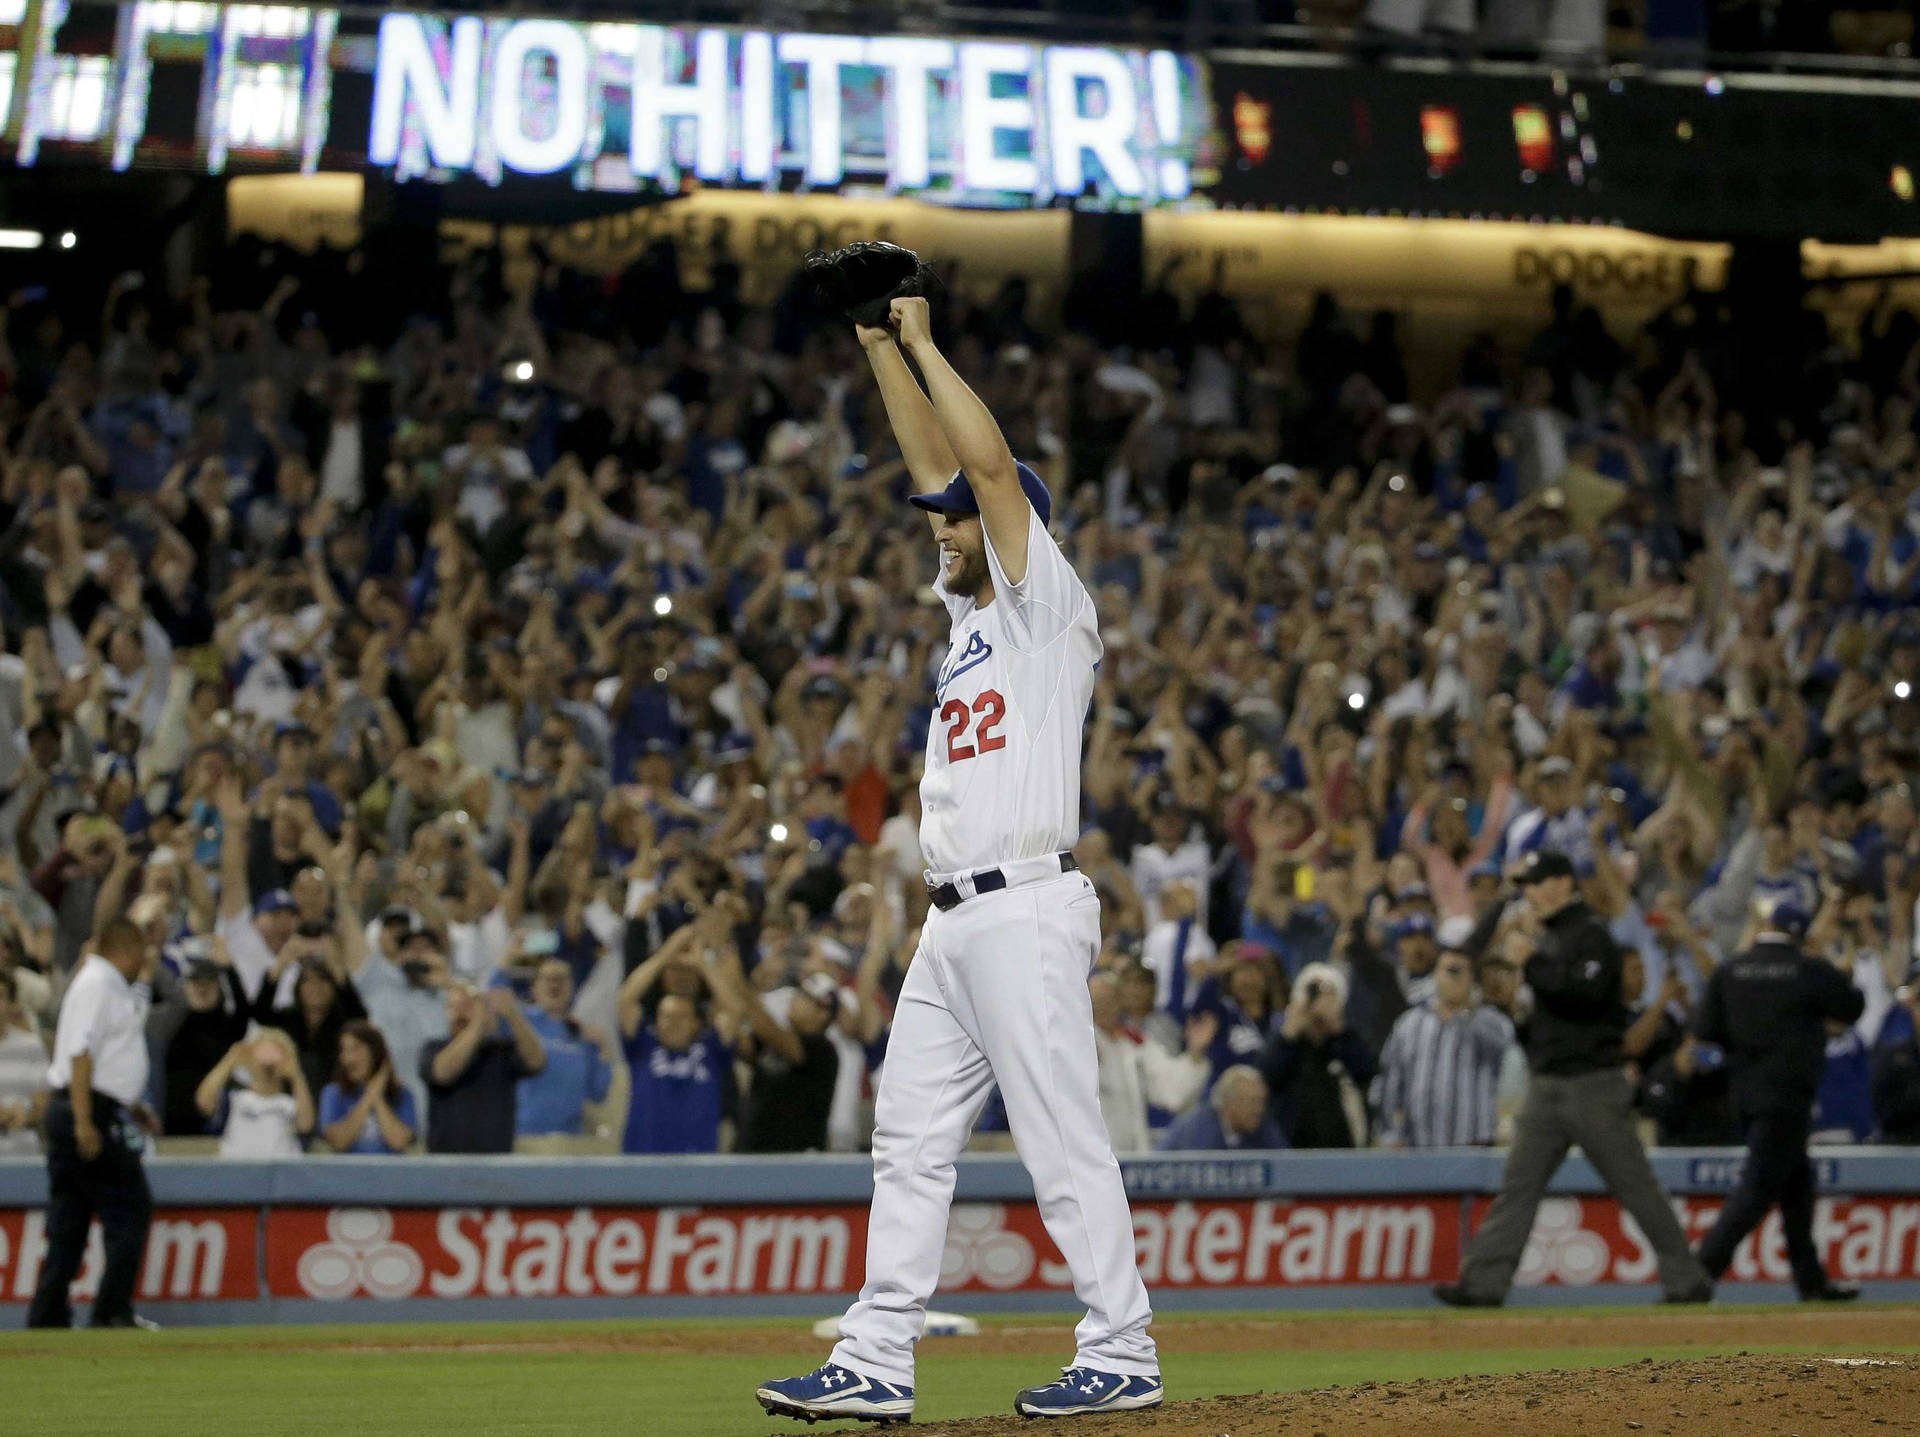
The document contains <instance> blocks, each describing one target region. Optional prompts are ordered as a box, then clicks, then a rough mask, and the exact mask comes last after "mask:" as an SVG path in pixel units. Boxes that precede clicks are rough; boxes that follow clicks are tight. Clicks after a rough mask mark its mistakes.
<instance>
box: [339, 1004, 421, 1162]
mask: <svg viewBox="0 0 1920 1437" xmlns="http://www.w3.org/2000/svg"><path fill="white" fill-rule="evenodd" d="M319 1124H320V1136H321V1137H323V1138H325V1139H326V1142H327V1146H328V1147H330V1148H332V1149H333V1150H334V1151H335V1152H336V1153H371V1154H375V1155H384V1154H388V1153H404V1152H406V1151H408V1150H409V1149H410V1148H411V1147H412V1146H413V1141H414V1136H415V1135H416V1134H417V1133H418V1132H419V1130H420V1119H419V1115H418V1110H417V1109H416V1108H415V1106H414V1101H413V1094H412V1093H411V1092H409V1091H408V1090H407V1088H406V1085H405V1084H403V1083H402V1082H401V1081H400V1080H399V1078H398V1077H397V1076H395V1074H394V1071H393V1058H392V1055H391V1054H390V1053H389V1052H388V1051H387V1040H386V1039H385V1038H384V1037H383V1036H382V1035H381V1033H380V1030H379V1029H378V1028H376V1027H374V1025H373V1024H371V1023H369V1022H368V1021H367V1020H366V1019H364V1018H356V1019H354V1020H353V1021H351V1022H349V1023H348V1024H346V1026H345V1027H343V1028H342V1029H341V1030H340V1061H339V1063H338V1065H337V1066H336V1067H335V1068H334V1072H333V1079H332V1081H331V1082H329V1083H328V1084H327V1086H326V1087H325V1089H323V1090H322V1091H321V1094H320V1115H319Z"/></svg>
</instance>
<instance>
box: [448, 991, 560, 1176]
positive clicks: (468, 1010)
mask: <svg viewBox="0 0 1920 1437" xmlns="http://www.w3.org/2000/svg"><path fill="white" fill-rule="evenodd" d="M446 993H447V996H446V1004H447V1031H448V1033H449V1034H451V1036H450V1037H446V1038H435V1039H433V1040H432V1041H430V1042H428V1043H427V1045H426V1046H425V1047H424V1048H422V1049H421V1050H420V1080H421V1082H423V1083H424V1084H425V1085H426V1089H427V1151H428V1152H430V1153H509V1152H512V1151H513V1138H514V1126H513V1125H514V1116H515V1112H516V1109H517V1106H518V1094H517V1089H518V1086H519V1084H520V1082H521V1081H523V1080H524V1079H526V1078H528V1077H531V1076H533V1075H534V1074H536V1073H539V1072H541V1071H543V1070H544V1069H545V1067H546V1063H547V1050H546V1044H544V1043H542V1042H541V1041H540V1035H539V1034H538V1033H536V1032H535V1031H534V1030H533V1025H532V1024H531V1023H529V1022H528V1021H527V1015H526V1013H525V1012H524V1011H522V1009H521V1007H520V1002H519V1000H518V999H517V998H515V997H514V996H513V992H512V990H511V989H508V988H491V989H488V990H487V992H485V993H484V994H482V993H477V992H475V991H474V990H473V989H472V988H471V987H469V986H468V985H467V984H465V983H449V984H448V985H447V990H446ZM503 1029H504V1031H502V1030H503Z"/></svg>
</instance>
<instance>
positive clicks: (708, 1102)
mask: <svg viewBox="0 0 1920 1437" xmlns="http://www.w3.org/2000/svg"><path fill="white" fill-rule="evenodd" d="M621 1046H622V1047H624V1048H625V1049H626V1054H627V1069H628V1071H629V1073H631V1075H632V1078H633V1101H632V1102H631V1104H630V1105H629V1106H628V1108H627V1131H626V1136H625V1138H624V1139H623V1140H622V1142H621V1144H620V1151H621V1152H623V1153H711V1152H717V1151H718V1150H719V1148H720V1115H721V1114H722V1113H723V1112H724V1111H725V1110H726V1097H727V1093H728V1090H729V1089H730V1088H731V1087H732V1084H733V1055H732V1054H731V1053H730V1052H728V1050H727V1046H726V1044H725V1043H722V1042H721V1041H720V1035H719V1034H718V1033H716V1032H714V1030H713V1029H711V1028H708V1029H707V1030H706V1031H705V1032H703V1033H701V1034H700V1036H699V1037H697V1038H695V1039H694V1040H693V1043H692V1045H691V1046H690V1047H689V1048H688V1049H687V1050H686V1051H685V1052H684V1053H676V1052H673V1051H672V1050H671V1049H668V1048H665V1047H662V1046H661V1043H660V1039H659V1037H658V1035H656V1034H655V1033H654V1031H653V1030H652V1029H651V1028H642V1029H641V1030H640V1031H639V1032H638V1033H637V1034H635V1035H634V1036H633V1037H631V1038H623V1039H622V1040H621Z"/></svg>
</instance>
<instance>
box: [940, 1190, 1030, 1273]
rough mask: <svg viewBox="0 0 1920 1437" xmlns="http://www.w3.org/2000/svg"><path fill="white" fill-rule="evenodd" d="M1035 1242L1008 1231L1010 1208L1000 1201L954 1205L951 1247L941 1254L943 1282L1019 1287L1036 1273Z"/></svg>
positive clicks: (949, 1230) (949, 1236) (949, 1234)
mask: <svg viewBox="0 0 1920 1437" xmlns="http://www.w3.org/2000/svg"><path fill="white" fill-rule="evenodd" d="M1033 1262H1034V1257H1033V1244H1032V1243H1030V1242H1028V1241H1027V1240H1026V1239H1025V1238H1024V1237H1022V1236H1020V1234H1019V1233H1017V1232H1008V1231H1007V1210H1006V1208H1005V1207H1003V1206H1002V1205H1000V1204H999V1203H975V1204H968V1205H966V1206H962V1207H956V1208H955V1209H953V1214H952V1216H951V1217H950V1218H949V1219H948V1221H947V1247H946V1251H945V1252H944V1253H943V1254H941V1258H940V1286H942V1287H945V1288H953V1287H965V1286H966V1285H967V1284H968V1283H969V1282H977V1283H979V1284H980V1285H981V1286H982V1287H996V1288H1007V1287H1018V1286H1020V1284H1021V1283H1023V1282H1025V1281H1026V1280H1027V1279H1028V1278H1030V1277H1032V1276H1033Z"/></svg>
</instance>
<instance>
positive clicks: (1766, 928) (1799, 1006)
mask: <svg viewBox="0 0 1920 1437" xmlns="http://www.w3.org/2000/svg"><path fill="white" fill-rule="evenodd" d="M1808 926H1809V920H1808V917H1807V913H1806V910H1805V909H1803V908H1799V907H1797V906H1795V905H1794V904H1792V903H1787V902H1778V903H1775V904H1773V905H1772V907H1771V909H1770V911H1769V912H1768V913H1767V914H1766V916H1765V917H1763V918H1762V919H1761V922H1760V932H1759V935H1758V937H1757V938H1756V939H1755V940H1754V943H1753V946H1752V947H1751V948H1749V949H1748V950H1747V951H1746V952H1745V953H1743V954H1741V955H1740V956H1739V957H1738V958H1736V959H1734V960H1733V961H1732V962H1731V963H1727V964H1723V965H1721V967H1719V968H1717V969H1715V970H1714V974H1713V977H1712V978H1710V979H1709V980H1708V981H1707V991H1706V995H1705V997H1704V998H1703V999H1702V1000H1701V1003H1700V1012H1699V1015H1698V1016H1697V1017H1696V1018H1695V1020H1694V1033H1695V1035H1696V1036H1697V1037H1699V1038H1700V1039H1701V1040H1702V1041H1703V1042H1707V1043H1717V1044H1719V1045H1720V1046H1721V1047H1722V1048H1723V1049H1724V1050H1725V1052H1726V1060H1727V1072H1728V1076H1729V1079H1730V1082H1731V1084H1732V1089H1733V1105H1734V1113H1735V1116H1736V1117H1737V1118H1738V1119H1739V1120H1740V1122H1742V1123H1743V1124H1745V1126H1746V1142H1747V1160H1746V1164H1745V1166H1744V1167H1743V1168H1742V1169H1741V1173H1740V1184H1739V1186H1738V1187H1736V1188H1735V1189H1734V1190H1733V1194H1732V1195H1731V1196H1730V1197H1729V1198H1728V1199H1727V1203H1726V1206H1725V1207H1723V1208H1721V1209H1720V1216H1719V1219H1718V1220H1717V1221H1716V1222H1715V1223H1714V1225H1713V1230H1712V1231H1711V1232H1709V1233H1708V1234H1707V1235H1706V1237H1705V1238H1704V1239H1702V1241H1701V1243H1700V1265H1701V1266H1702V1267H1704V1268H1705V1269H1706V1270H1707V1274H1708V1276H1709V1277H1711V1278H1713V1279H1715V1280H1716V1281H1717V1280H1718V1279H1719V1277H1720V1274H1721V1273H1723V1272H1725V1271H1726V1270H1727V1265H1728V1264H1729V1263H1731V1262H1732V1261H1733V1250H1734V1249H1735V1248H1736V1247H1738V1246H1739V1245H1740V1240H1741V1239H1742V1238H1744V1237H1745V1236H1746V1235H1747V1234H1748V1233H1750V1232H1752V1231H1753V1230H1754V1229H1755V1228H1756V1227H1758V1226H1759V1225H1760V1220H1761V1219H1762V1218H1764V1217H1765V1216H1766V1215H1767V1212H1768V1210H1769V1209H1771V1208H1773V1207H1775V1206H1776V1205H1777V1206H1778V1207H1779V1209H1780V1219H1781V1225H1782V1227H1783V1228H1784V1230H1785V1235H1786V1243H1787V1261H1788V1263H1789V1264H1790V1265H1791V1267H1792V1269H1793V1282H1794V1286H1795V1287H1797V1288H1798V1289H1799V1290H1800V1299H1801V1301H1803V1302H1845V1301H1848V1300H1851V1299H1853V1298H1856V1297H1858V1296H1859V1295H1860V1289H1859V1288H1857V1287H1850V1286H1843V1285H1841V1284H1839V1283H1836V1282H1834V1281H1832V1280H1831V1279H1830V1278H1829V1277H1828V1276H1827V1273H1826V1269H1825V1268H1824V1267H1823V1266H1822V1265H1821V1262H1820V1253H1819V1250H1818V1249H1817V1248H1816V1247H1815V1246H1814V1242H1813V1164H1812V1162H1811V1161H1809V1159H1808V1158H1807V1138H1808V1135H1809V1131H1810V1128H1811V1126H1812V1121H1813V1118H1812V1114H1813V1100H1814V1094H1815V1093H1816V1092H1817V1091H1818V1089H1819V1086H1820V1077H1821V1074H1822V1072H1823V1071H1824V1070H1825V1068H1826V1062H1827V1036H1828V1033H1829V1030H1830V1029H1831V1028H1832V1027H1833V1026H1835V1025H1843V1024H1851V1023H1853V1022H1854V1021H1855V1020H1856V1019H1858V1018H1859V1016H1860V1013H1861V1010H1862V1009H1863V1008H1864V1007H1865V1006H1866V1000H1865V998H1864V997H1862V995H1861V993H1860V990H1859V989H1858V988H1857V987H1855V986H1854V983H1853V979H1852V976H1851V975H1850V974H1849V973H1847V972H1846V971H1844V970H1843V969H1842V968H1840V967H1839V966H1838V965H1837V964H1836V963H1834V962H1831V961H1829V960H1828V959H1825V958H1814V957H1810V956H1809V955H1807V954H1806V953H1804V952H1802V951H1801V947H1800V945H1801V940H1802V939H1804V938H1805V937H1806V934H1807V929H1808Z"/></svg>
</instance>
